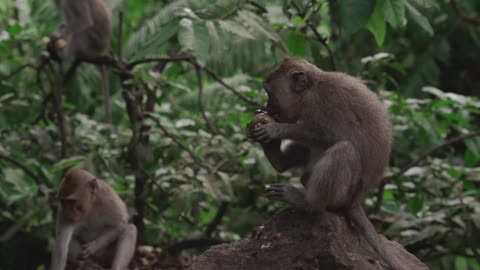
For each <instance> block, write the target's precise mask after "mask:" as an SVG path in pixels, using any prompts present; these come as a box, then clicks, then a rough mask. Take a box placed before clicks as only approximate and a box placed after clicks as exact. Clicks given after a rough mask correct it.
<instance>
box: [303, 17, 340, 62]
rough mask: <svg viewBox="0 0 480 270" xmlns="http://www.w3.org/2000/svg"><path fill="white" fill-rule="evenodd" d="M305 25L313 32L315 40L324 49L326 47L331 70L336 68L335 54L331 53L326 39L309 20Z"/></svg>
mask: <svg viewBox="0 0 480 270" xmlns="http://www.w3.org/2000/svg"><path fill="white" fill-rule="evenodd" d="M307 26H308V27H310V29H311V30H312V31H313V34H315V36H316V37H317V40H318V41H319V42H320V43H321V44H322V45H323V47H325V49H327V52H328V58H329V59H330V64H331V65H332V70H333V71H335V70H337V64H336V61H335V55H334V54H333V52H332V50H331V49H330V47H329V46H328V44H327V39H326V38H324V37H322V35H320V33H319V32H318V31H317V29H316V28H315V26H313V25H312V24H311V23H310V22H307Z"/></svg>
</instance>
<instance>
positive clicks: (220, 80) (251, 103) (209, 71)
mask: <svg viewBox="0 0 480 270" xmlns="http://www.w3.org/2000/svg"><path fill="white" fill-rule="evenodd" d="M203 70H205V72H206V73H207V74H208V75H210V77H212V78H213V79H214V80H216V81H217V82H218V83H220V84H221V85H223V87H225V88H227V89H228V90H230V91H231V92H232V93H233V94H234V95H236V96H237V97H238V98H240V99H241V100H243V101H245V102H246V103H248V104H250V105H253V106H256V107H262V105H261V104H260V103H258V102H256V101H253V100H251V99H249V98H248V97H246V96H245V95H243V94H242V93H240V92H238V91H237V90H235V88H233V87H231V86H230V85H228V84H227V83H226V82H224V81H223V80H222V78H220V76H218V75H217V74H215V72H213V71H212V70H211V69H209V68H207V67H203Z"/></svg>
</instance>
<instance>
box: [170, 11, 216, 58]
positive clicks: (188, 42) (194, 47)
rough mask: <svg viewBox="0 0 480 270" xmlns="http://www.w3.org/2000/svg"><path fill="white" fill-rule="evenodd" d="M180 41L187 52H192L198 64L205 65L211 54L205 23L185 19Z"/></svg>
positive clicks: (182, 21)
mask: <svg viewBox="0 0 480 270" xmlns="http://www.w3.org/2000/svg"><path fill="white" fill-rule="evenodd" d="M180 25H181V29H180V31H179V32H178V41H179V43H180V45H182V48H183V49H184V50H186V51H192V52H193V54H194V55H195V57H196V58H197V59H198V62H199V63H200V64H201V65H205V63H206V61H207V59H208V56H209V52H210V38H209V33H208V28H207V26H206V25H205V21H201V20H194V21H192V20H190V19H187V18H183V19H182V20H181V21H180Z"/></svg>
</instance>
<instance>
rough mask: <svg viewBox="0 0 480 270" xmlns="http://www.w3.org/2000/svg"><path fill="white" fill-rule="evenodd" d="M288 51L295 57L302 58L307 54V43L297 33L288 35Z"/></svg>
mask: <svg viewBox="0 0 480 270" xmlns="http://www.w3.org/2000/svg"><path fill="white" fill-rule="evenodd" d="M287 42H288V51H289V52H290V53H291V54H293V55H296V56H300V57H304V56H305V55H306V54H307V50H308V43H307V41H306V40H305V38H304V37H303V36H302V35H300V34H299V33H297V32H292V33H290V35H288V40H287Z"/></svg>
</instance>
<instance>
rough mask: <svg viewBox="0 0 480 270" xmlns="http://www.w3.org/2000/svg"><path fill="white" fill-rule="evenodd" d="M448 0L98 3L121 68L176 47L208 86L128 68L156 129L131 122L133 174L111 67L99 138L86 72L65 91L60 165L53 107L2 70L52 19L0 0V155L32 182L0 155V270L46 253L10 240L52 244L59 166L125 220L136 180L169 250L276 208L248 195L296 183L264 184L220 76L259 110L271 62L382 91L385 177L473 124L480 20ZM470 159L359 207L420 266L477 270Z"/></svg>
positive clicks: (477, 198)
mask: <svg viewBox="0 0 480 270" xmlns="http://www.w3.org/2000/svg"><path fill="white" fill-rule="evenodd" d="M450 2H451V1H444V0H364V1H354V0H342V1H335V0H330V1H325V0H323V1H322V0H318V1H300V0H284V1H279V0H269V1H246V0H238V1H234V0H222V1H206V0H200V1H188V0H177V1H154V0H149V1H140V2H138V1H118V0H117V1H109V5H110V7H111V8H112V10H114V14H116V15H117V14H118V12H119V11H124V14H125V15H124V19H123V35H122V40H118V37H117V36H116V37H115V38H114V40H113V42H112V45H111V50H112V52H115V54H117V52H118V48H119V45H120V44H122V49H123V50H122V55H123V57H124V58H125V59H126V60H128V61H134V60H139V59H144V58H146V57H158V56H173V55H177V54H178V53H180V52H182V53H190V54H192V55H193V56H195V58H196V60H197V61H198V64H199V65H200V66H201V67H206V68H208V69H209V70H211V71H213V73H214V74H218V76H219V77H220V78H221V79H222V81H219V80H217V79H216V78H215V77H214V76H212V75H211V74H208V72H206V70H205V69H204V70H203V71H202V72H201V74H202V75H203V76H202V82H200V84H202V85H203V89H202V90H203V91H202V93H199V78H198V77H197V74H196V71H197V68H196V67H195V66H194V65H192V64H191V63H189V62H186V61H182V62H175V63H173V62H172V63H168V64H166V67H165V68H164V69H162V68H159V67H158V66H157V64H146V65H141V66H138V67H136V68H135V69H134V70H133V75H134V77H133V78H132V79H131V80H130V81H129V83H131V84H132V85H133V86H134V88H135V89H137V90H138V91H139V92H140V93H141V94H142V95H144V96H153V97H154V101H155V107H154V111H153V112H152V115H153V117H154V118H153V119H156V120H157V121H158V123H157V122H156V121H155V120H152V119H146V120H145V125H146V126H148V129H146V131H145V133H144V135H145V136H147V137H148V140H147V141H146V142H144V143H141V144H139V145H138V146H137V148H136V151H137V152H136V153H137V154H138V159H137V160H136V161H135V162H140V163H141V164H142V165H143V168H142V170H141V171H139V169H138V168H137V167H136V166H135V165H134V163H135V162H132V159H135V158H136V157H133V156H132V149H131V147H132V146H131V140H132V135H133V133H134V132H133V130H134V127H132V126H131V123H130V120H129V116H128V114H127V112H126V106H125V101H124V99H123V95H122V85H121V84H120V80H119V78H118V76H117V75H116V74H115V73H114V72H112V71H111V72H110V76H109V79H110V85H111V94H112V97H111V102H112V110H113V118H114V119H113V124H114V128H113V130H110V128H109V127H108V126H107V125H105V124H104V123H103V119H104V117H103V108H102V104H103V101H102V98H101V94H100V92H99V85H100V81H99V78H98V77H97V73H96V70H95V68H94V67H93V66H92V65H89V64H83V65H82V66H81V68H80V69H79V71H78V72H77V74H76V76H75V79H74V81H73V82H72V83H70V84H69V85H68V87H67V89H66V91H65V103H64V107H63V108H64V110H65V112H66V118H67V120H68V123H69V126H68V146H69V149H70V152H71V153H70V156H69V157H68V158H66V159H60V157H59V148H60V135H59V134H58V131H57V127H56V124H55V119H56V118H55V117H56V116H55V110H54V108H53V106H52V105H50V104H45V102H43V101H44V99H45V97H46V96H47V94H48V93H49V92H50V85H49V83H48V80H47V79H46V78H45V77H44V76H41V77H40V79H38V78H37V73H36V70H35V69H32V68H28V67H27V68H25V69H23V70H21V72H19V73H18V74H16V75H15V76H9V77H8V78H7V76H6V75H7V74H11V73H12V72H14V71H15V70H17V69H18V68H19V67H21V66H22V65H24V64H26V63H37V62H38V58H39V55H40V53H41V51H42V50H43V44H42V42H41V40H42V37H43V36H46V35H48V34H49V33H50V32H51V31H52V29H53V28H54V27H55V25H56V24H57V23H58V22H59V20H60V16H59V15H58V14H57V12H56V11H55V9H54V5H53V3H51V2H49V1H34V0H17V1H2V2H0V13H2V14H5V15H4V16H3V17H2V18H0V25H1V27H0V55H1V56H2V57H1V59H2V61H0V128H1V130H0V134H1V141H0V156H4V157H10V158H13V159H15V160H16V161H18V162H19V163H21V164H23V165H24V166H26V167H28V168H29V169H30V170H31V171H33V172H34V174H35V176H36V177H31V175H27V174H26V172H25V170H22V169H21V168H20V167H19V166H18V165H15V164H14V163H12V162H11V161H8V160H7V159H5V158H3V159H2V158H0V228H1V229H0V251H1V252H0V268H2V269H3V268H7V269H9V268H11V267H12V266H11V265H12V263H13V262H15V263H18V262H19V261H20V262H21V263H26V264H27V265H28V266H25V267H24V268H25V269H32V268H34V267H37V266H40V265H42V264H43V265H45V264H47V263H48V257H47V256H48V254H44V253H41V252H39V253H38V254H41V255H42V256H40V255H39V256H38V257H35V258H32V259H31V260H29V261H28V262H23V261H22V259H21V258H20V257H18V256H20V255H18V253H17V252H16V250H15V249H16V248H17V246H18V249H20V248H22V245H21V244H18V245H17V246H15V245H13V244H11V243H24V241H25V242H29V243H38V245H39V246H40V249H41V250H44V249H45V248H44V247H45V246H46V245H47V243H48V244H49V245H50V246H51V244H52V231H53V223H54V222H53V218H52V215H53V214H52V208H53V203H54V202H53V201H52V198H53V197H54V196H53V194H54V190H55V186H56V185H57V184H58V182H59V181H60V178H61V174H62V171H63V169H65V168H68V167H71V166H82V167H85V168H87V169H89V170H91V171H92V172H94V173H95V174H97V175H98V176H100V177H102V178H103V179H106V180H107V181H109V182H110V183H111V184H112V185H113V186H114V188H115V189H116V190H117V191H118V192H119V194H120V195H121V196H122V198H124V199H125V201H126V202H127V204H128V205H129V209H130V212H131V213H132V214H135V213H137V212H138V209H137V208H136V204H135V198H136V197H138V195H139V194H135V192H134V190H135V189H136V186H137V185H138V179H139V175H143V176H141V177H140V178H142V177H143V178H142V179H144V180H145V182H144V183H143V186H142V187H143V191H142V193H141V194H140V195H141V198H142V200H144V203H145V216H144V222H145V224H146V228H145V233H144V236H143V239H141V242H142V243H145V244H151V245H159V246H168V245H169V244H172V243H174V242H177V241H180V240H182V239H191V238H196V237H202V236H204V235H205V231H206V229H207V227H208V226H209V224H210V223H211V221H212V220H214V218H215V216H216V214H217V209H218V207H219V206H220V205H221V204H223V203H227V204H228V206H229V207H228V208H229V209H228V211H227V213H226V215H225V216H223V219H222V222H221V224H219V226H218V228H217V229H216V230H215V232H214V233H213V235H212V236H213V237H215V238H219V239H224V240H235V239H238V238H240V237H243V236H245V235H247V234H248V233H249V232H250V231H251V230H252V229H253V228H254V227H255V226H257V225H259V224H261V223H262V221H263V220H264V219H265V217H266V216H268V215H270V214H272V213H273V212H274V211H275V210H276V209H278V207H279V206H280V205H279V204H272V203H270V202H267V200H266V199H265V198H263V196H262V193H263V188H264V185H265V184H267V183H272V182H284V181H289V180H290V179H291V178H293V179H294V180H293V181H294V182H295V183H297V184H298V182H299V181H298V177H297V175H296V174H295V173H285V174H282V175H278V174H277V173H276V172H275V171H274V170H273V169H272V168H271V166H270V165H269V163H268V162H267V161H266V159H265V157H264V155H263V153H262V151H261V149H260V148H259V147H258V146H257V145H255V144H254V143H252V142H251V141H249V140H248V139H247V138H246V136H245V127H246V124H247V123H248V121H249V120H250V119H251V118H252V117H253V115H254V112H255V109H256V106H254V105H252V104H250V103H247V102H245V101H244V100H242V99H239V98H238V96H237V95H235V94H234V93H232V92H231V91H229V90H228V89H227V88H226V87H225V86H224V85H222V82H225V83H226V84H227V85H229V86H231V87H233V88H234V89H236V90H237V91H238V92H240V93H241V94H242V95H243V96H245V97H246V98H248V99H249V100H252V101H253V102H256V103H259V104H263V103H264V102H265V100H266V97H265V95H264V94H263V93H262V92H261V91H260V89H261V88H262V86H261V84H262V80H263V79H262V78H263V77H264V76H265V75H266V74H268V72H269V71H270V70H271V69H272V67H274V66H275V65H276V64H278V63H279V62H280V61H281V59H282V57H283V55H284V54H285V53H289V54H292V55H295V56H298V57H303V58H306V59H308V60H310V61H311V62H313V63H314V64H316V65H317V66H319V67H321V68H322V69H324V70H338V71H343V72H347V73H350V74H352V75H355V76H359V77H361V78H362V79H363V80H364V81H365V82H366V83H367V84H368V86H369V87H370V88H371V89H372V90H373V91H375V92H376V93H377V94H378V95H379V96H380V97H381V99H382V100H383V102H384V103H385V106H387V107H388V108H389V110H390V112H391V115H392V122H393V125H394V133H395V135H394V149H393V151H392V159H391V165H392V166H391V168H390V169H389V172H388V173H394V172H396V171H399V170H400V169H401V168H404V167H405V166H406V165H407V164H408V163H409V162H411V161H412V160H415V159H416V158H417V157H419V156H420V155H421V154H422V153H424V152H425V151H426V150H428V149H430V148H432V147H434V146H436V145H439V144H441V143H442V142H443V141H445V140H447V139H450V138H453V137H455V136H458V135H461V134H467V133H469V132H473V131H477V130H478V128H477V126H478V123H479V114H480V101H479V100H478V98H476V97H475V96H476V95H478V94H479V92H478V91H479V89H480V79H479V78H478V76H475V75H478V74H479V67H478V62H479V60H480V59H479V55H478V53H476V52H478V48H479V45H480V30H479V29H480V27H478V26H475V25H471V24H468V23H466V22H463V21H462V20H460V15H459V14H457V13H456V12H455V10H454V9H452V7H451V5H450ZM460 8H461V11H463V12H465V14H463V15H465V16H471V17H475V16H480V15H478V13H477V14H475V12H474V11H475V10H477V11H478V10H479V9H480V4H479V3H478V1H474V0H466V1H462V3H461V5H460ZM115 17H116V19H115V21H116V26H115V33H117V32H118V31H119V20H118V16H115ZM144 102H146V99H144ZM39 116H41V117H39ZM159 124H160V125H159ZM479 164H480V138H478V137H474V138H470V139H468V140H465V141H462V142H459V143H456V144H452V145H448V146H446V147H442V148H440V149H439V150H438V151H436V152H434V153H433V154H431V155H429V156H428V158H427V159H424V160H422V161H421V162H420V164H418V165H416V166H414V167H412V168H410V169H409V170H408V171H407V172H406V173H404V174H402V175H401V176H400V177H398V178H396V179H394V181H393V182H391V183H389V184H388V185H387V186H386V188H385V191H384V192H383V203H382V205H381V211H380V212H379V213H374V212H375V211H374V206H375V204H376V203H377V202H376V198H375V192H374V193H372V194H371V197H369V198H368V199H367V201H366V206H367V209H368V210H370V213H372V215H371V217H372V218H373V219H374V221H375V222H376V225H377V228H381V229H380V230H381V231H382V232H385V234H386V235H387V236H389V237H390V238H393V239H396V240H398V241H400V242H401V243H402V244H404V245H405V246H406V248H407V249H408V250H410V251H411V252H412V253H414V254H415V255H417V256H418V257H419V258H421V259H422V260H423V261H425V262H427V263H428V264H429V266H430V267H431V268H432V269H459V270H462V269H480V264H479V263H478V262H477V258H478V253H479V250H480V249H479V248H480V247H479V246H478V243H480V241H479V228H480V193H479V192H478V188H477V186H478V185H479V183H480V178H479V177H478V175H480V174H479V173H480V169H479V167H478V166H479ZM8 246H11V247H13V246H15V248H12V249H9V250H7V249H6V248H7V247H8ZM33 246H35V245H33V244H32V247H33ZM42 252H44V251H42ZM2 264H3V265H2ZM17 266H18V265H17ZM40 267H41V266H40ZM18 269H20V268H18ZM40 269H41V268H40Z"/></svg>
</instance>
